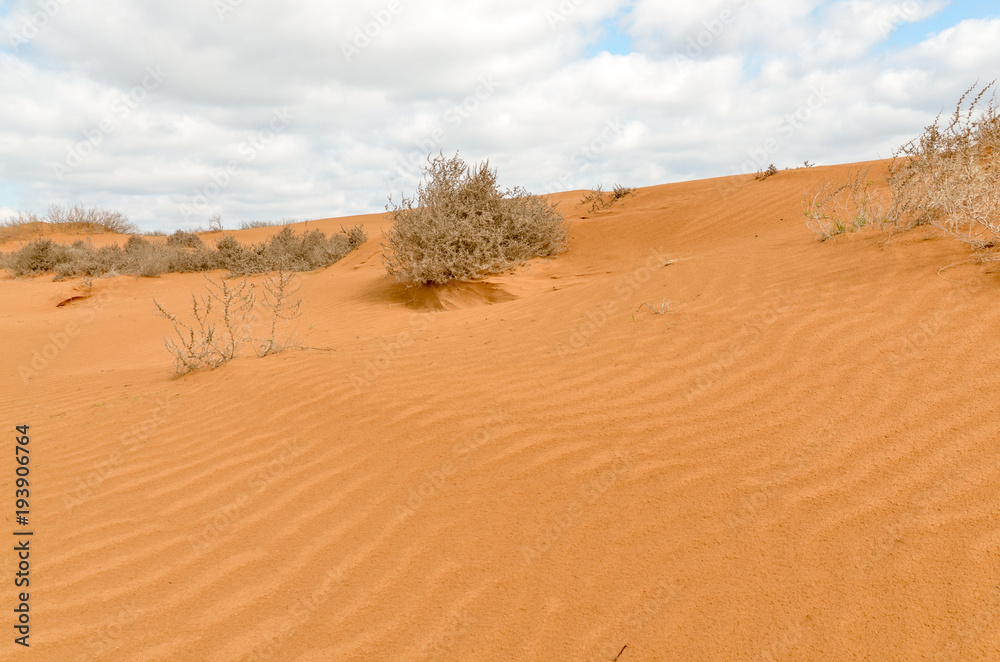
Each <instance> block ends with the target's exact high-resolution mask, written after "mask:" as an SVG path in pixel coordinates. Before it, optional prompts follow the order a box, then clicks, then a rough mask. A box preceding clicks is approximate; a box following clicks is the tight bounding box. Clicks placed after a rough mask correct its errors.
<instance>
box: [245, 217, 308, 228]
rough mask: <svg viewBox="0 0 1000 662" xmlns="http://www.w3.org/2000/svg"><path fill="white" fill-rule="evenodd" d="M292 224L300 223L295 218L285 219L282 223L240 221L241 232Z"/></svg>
mask: <svg viewBox="0 0 1000 662" xmlns="http://www.w3.org/2000/svg"><path fill="white" fill-rule="evenodd" d="M292 223H298V221H297V220H296V219H294V218H283V219H281V220H280V221H240V230H253V229H254V228H273V227H276V226H279V225H291V224H292Z"/></svg>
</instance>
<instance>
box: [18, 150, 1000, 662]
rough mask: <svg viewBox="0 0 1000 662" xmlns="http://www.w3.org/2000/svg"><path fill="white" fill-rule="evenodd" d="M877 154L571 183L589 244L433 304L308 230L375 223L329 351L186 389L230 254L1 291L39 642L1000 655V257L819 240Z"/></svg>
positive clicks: (386, 654)
mask: <svg viewBox="0 0 1000 662" xmlns="http://www.w3.org/2000/svg"><path fill="white" fill-rule="evenodd" d="M847 169H848V166H836V167H829V168H820V167H816V168H810V169H800V170H790V171H782V172H780V173H779V174H778V175H777V176H774V177H771V178H769V179H767V180H764V181H759V182H758V181H754V180H753V179H752V178H751V177H735V178H722V179H716V180H706V181H696V182H689V183H682V184H670V185H665V186H657V187H651V188H645V189H640V190H638V191H637V194H636V195H635V197H632V198H628V199H626V200H625V202H624V204H620V205H618V206H616V207H615V208H613V209H612V210H611V211H608V212H602V213H596V214H593V213H588V212H587V209H586V208H584V207H583V206H581V205H578V204H577V202H578V200H579V199H580V197H581V193H580V192H570V193H566V194H560V195H558V196H555V197H556V199H558V200H560V201H561V205H562V207H561V209H562V211H563V213H564V214H565V215H566V217H567V220H568V222H569V225H570V242H571V245H570V249H569V251H568V252H566V253H565V254H563V255H560V256H559V257H557V258H555V259H551V260H535V261H534V262H532V263H531V264H529V265H527V266H526V267H524V268H522V269H519V270H517V271H516V272H514V273H510V274H504V275H501V276H498V277H495V278H490V279H487V281H486V282H483V283H476V284H465V285H460V286H452V287H446V288H437V289H436V290H434V291H428V292H422V293H420V294H419V295H416V296H415V295H413V293H412V292H409V293H408V292H406V291H404V290H403V289H402V288H400V287H398V286H396V285H394V284H393V283H392V281H391V280H390V279H389V278H387V277H386V276H385V273H384V269H383V268H382V265H381V263H380V260H379V246H378V238H379V236H380V235H381V231H382V229H383V228H384V227H386V225H385V223H386V221H385V219H384V218H383V217H382V216H381V215H372V216H365V217H357V218H352V219H347V220H344V219H329V220H326V221H318V222H312V223H310V227H320V228H322V229H324V230H325V231H327V232H332V231H336V230H338V229H339V228H340V226H341V224H345V225H351V224H354V223H362V224H364V226H365V227H366V229H367V232H368V235H369V237H371V238H370V239H369V241H368V242H367V243H366V244H365V245H364V246H362V247H361V248H360V249H358V250H357V251H355V252H354V253H352V254H350V255H349V256H348V257H347V258H345V259H344V260H342V261H341V262H339V263H337V264H335V265H333V266H332V267H330V268H327V269H325V270H320V271H317V272H313V273H307V274H303V275H301V277H300V279H299V282H298V285H299V286H300V288H301V289H300V292H301V296H302V297H303V299H304V304H303V316H302V318H301V320H300V323H299V341H300V343H301V344H302V345H304V346H309V347H314V348H330V349H332V350H333V351H318V350H305V351H292V352H286V353H283V354H280V355H277V356H272V357H267V358H264V359H255V358H247V359H239V360H237V361H234V362H232V363H230V364H229V365H226V366H224V367H223V368H221V369H219V370H216V371H212V372H198V373H194V374H191V375H188V376H186V377H184V378H181V379H172V378H171V357H170V356H169V354H167V352H166V351H165V350H164V348H163V345H162V342H161V337H162V336H163V335H164V334H166V333H167V332H168V331H169V324H168V323H167V322H166V321H165V320H162V319H159V318H157V317H155V316H154V314H153V304H152V298H153V297H156V298H157V300H159V301H161V302H163V303H164V304H165V305H166V306H167V307H168V308H172V309H175V310H182V309H183V307H184V306H185V302H186V301H187V300H188V299H189V297H190V293H191V292H192V291H195V290H197V289H199V288H200V287H201V283H202V282H203V279H202V277H201V276H198V275H168V276H164V277H160V278H155V279H137V278H133V277H120V278H113V279H102V280H96V281H95V283H94V287H93V289H92V291H90V292H88V293H86V296H83V295H81V292H80V289H79V281H66V282H52V281H51V279H49V278H47V277H46V278H38V279H30V280H20V281H16V280H11V279H10V278H9V277H4V279H3V280H2V281H0V328H2V333H3V338H4V351H3V353H2V355H0V370H2V371H3V373H4V374H5V375H7V376H8V377H7V379H5V380H4V382H3V386H2V392H0V395H2V401H3V403H4V405H5V406H4V407H3V419H4V420H5V421H6V424H5V425H6V429H8V431H11V430H12V429H13V426H14V425H15V424H21V423H29V424H30V425H31V426H32V432H33V442H32V443H33V448H34V450H33V453H34V454H35V455H34V456H33V472H34V473H33V476H34V481H35V488H34V490H35V497H34V498H35V503H34V504H33V505H34V511H33V516H34V518H35V520H36V522H35V526H36V529H37V533H36V538H37V539H36V540H35V543H34V544H36V545H37V547H36V550H35V556H34V558H33V568H32V569H33V572H34V573H35V575H34V577H33V593H32V600H33V609H34V610H35V614H36V616H35V625H34V629H33V632H32V647H31V651H30V659H38V660H137V661H138V660H149V661H152V660H179V661H180V660H207V661H224V660H296V661H302V662H307V661H327V660H366V661H367V660H518V661H520V660H586V661H589V660H595V661H596V660H612V659H614V658H615V656H616V655H617V656H619V657H618V659H619V660H620V661H621V662H629V661H631V660H636V661H638V660H771V659H776V660H848V659H856V660H917V659H928V660H980V659H981V660H996V659H1000V491H998V490H997V488H996V486H997V484H998V481H1000V455H998V453H997V434H996V430H997V429H998V424H1000V413H998V411H997V408H996V402H997V401H998V396H1000V377H998V375H1000V370H998V368H1000V354H998V353H996V352H993V351H992V350H991V349H990V345H989V343H990V342H991V341H990V340H989V339H990V338H991V337H993V336H992V334H993V333H995V332H996V329H997V328H1000V308H998V307H997V306H996V305H995V302H996V298H997V292H998V282H997V279H996V275H995V274H993V273H990V272H989V271H988V270H986V269H984V268H983V267H981V266H977V265H974V264H971V263H969V264H964V265H960V266H957V267H954V268H951V269H948V270H946V271H945V272H943V273H942V274H941V275H939V274H938V269H939V268H940V267H942V266H945V265H950V264H953V263H957V262H961V261H963V260H966V258H967V254H966V252H965V249H964V248H963V247H962V246H960V245H958V244H957V243H954V242H951V241H948V240H945V239H937V238H927V237H926V236H925V234H923V233H921V232H920V231H916V232H913V233H911V234H909V235H906V236H903V237H901V238H899V239H896V240H894V241H893V242H892V243H889V244H887V245H883V244H882V240H883V237H882V236H881V235H879V234H876V233H860V234H856V235H848V236H844V237H841V238H839V239H838V240H835V241H829V242H824V243H820V242H817V241H816V240H815V239H814V237H813V236H812V235H811V234H810V233H809V232H808V231H807V230H806V228H805V227H804V223H803V220H802V217H801V216H800V215H799V214H798V210H799V208H800V203H801V198H802V193H803V190H804V189H807V188H814V187H816V186H818V185H819V184H821V183H822V182H823V181H825V180H826V179H831V180H835V179H838V178H842V177H843V176H844V174H845V173H846V172H847ZM273 231H274V230H273V229H260V230H252V231H246V232H241V233H238V235H239V236H240V237H241V239H242V238H246V239H248V240H254V241H257V240H259V239H260V238H262V237H264V236H266V235H267V234H268V233H269V232H273ZM942 276H944V277H942ZM74 297H80V298H74ZM62 302H66V303H65V305H62V306H59V305H58V304H60V303H62ZM644 304H649V306H646V305H644ZM661 307H662V308H661ZM654 309H659V310H663V312H664V314H662V315H661V314H657V312H655V310H654ZM70 325H72V327H71V326H70ZM70 329H72V330H70ZM61 334H65V335H61ZM34 352H37V353H38V354H34ZM39 357H40V358H39ZM33 360H34V361H35V365H34V366H33V365H32V361H33ZM19 369H24V370H21V371H19ZM29 372H30V373H31V375H30V376H29V377H26V378H25V379H22V378H21V376H19V375H21V374H28V373H29ZM11 434H12V432H11ZM8 468H9V470H8ZM0 475H2V476H3V477H2V478H0V485H2V486H3V489H4V491H5V493H6V494H8V495H10V494H11V493H12V485H11V476H12V475H13V463H12V462H8V465H5V467H4V469H3V471H2V474H0ZM9 500H10V499H9V496H8V501H9ZM7 521H8V524H9V525H10V526H13V523H12V522H11V521H10V515H7ZM0 563H3V564H5V565H4V566H3V568H2V570H3V572H4V574H5V575H9V574H11V573H12V572H13V570H12V568H13V563H14V561H13V560H12V558H11V556H10V554H9V553H8V554H5V555H4V557H3V560H2V561H0ZM12 591H13V589H12V588H11V589H8V591H7V592H6V593H5V594H4V596H3V599H4V600H5V601H6V603H8V604H9V603H10V600H12V599H13V597H14V596H13V595H12ZM10 613H11V612H10V611H9V610H8V614H10ZM8 618H9V617H8ZM3 646H4V650H5V651H9V650H13V648H14V646H13V645H12V644H10V642H5V643H4V644H3ZM4 658H5V659H6V658H7V654H6V653H5V655H4ZM25 659H28V657H26V658H25Z"/></svg>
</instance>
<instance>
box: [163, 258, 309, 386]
mask: <svg viewBox="0 0 1000 662" xmlns="http://www.w3.org/2000/svg"><path fill="white" fill-rule="evenodd" d="M206 281H207V283H208V284H207V288H206V292H205V293H204V294H202V295H201V296H197V295H195V294H193V293H192V295H191V317H190V318H189V319H188V320H187V321H184V320H182V319H180V318H179V317H178V316H177V315H176V314H175V313H173V312H170V311H168V310H167V309H165V308H164V307H163V305H162V304H160V302H158V301H156V300H155V299H154V300H153V304H154V305H155V307H156V313H157V315H159V316H160V317H163V318H165V319H167V320H169V321H170V322H171V324H172V325H173V335H172V336H167V337H165V338H164V339H163V342H164V345H165V346H166V348H167V351H169V352H170V354H171V355H172V356H173V357H174V372H175V374H177V375H183V374H186V373H188V372H191V371H193V370H197V369H199V368H210V369H213V368H218V367H220V366H222V365H224V364H226V363H228V362H229V361H232V360H233V359H235V358H237V357H239V356H240V355H241V353H242V350H243V347H245V346H247V345H249V346H250V347H251V348H252V350H253V352H254V353H255V354H256V355H257V356H261V357H263V356H267V355H269V354H276V353H279V352H282V351H284V350H286V349H288V348H290V347H292V346H293V345H292V340H293V333H294V330H293V331H292V332H287V333H286V332H285V331H284V327H285V325H286V323H289V322H292V321H294V320H295V319H297V318H298V316H299V308H300V306H301V304H302V299H301V298H295V296H294V294H295V288H294V277H293V276H292V275H291V273H290V272H287V271H279V272H278V273H277V274H274V275H271V274H268V275H267V276H265V277H264V279H263V281H262V285H263V289H264V295H263V297H262V298H261V299H260V300H258V299H257V297H256V295H255V293H254V285H253V284H252V283H250V282H248V281H247V279H246V277H243V278H242V279H240V280H239V281H237V282H236V283H234V284H230V283H228V282H227V281H226V280H225V279H224V278H220V279H219V280H214V279H211V278H208V277H207V276H206ZM258 304H259V305H258ZM258 330H260V331H261V332H262V334H261V335H258V333H257V332H258Z"/></svg>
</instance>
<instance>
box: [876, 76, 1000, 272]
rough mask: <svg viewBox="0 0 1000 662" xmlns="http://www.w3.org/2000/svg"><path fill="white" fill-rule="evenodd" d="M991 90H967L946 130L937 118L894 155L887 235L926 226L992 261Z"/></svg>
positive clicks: (997, 146) (995, 132)
mask: <svg viewBox="0 0 1000 662" xmlns="http://www.w3.org/2000/svg"><path fill="white" fill-rule="evenodd" d="M994 85H995V82H994V83H990V84H989V85H986V86H984V87H982V88H981V89H980V90H978V91H976V87H975V86H973V87H971V88H969V89H968V90H967V91H966V92H965V94H963V95H962V97H961V98H960V99H959V101H958V104H957V105H956V107H955V111H954V112H953V113H952V115H951V117H950V118H949V119H948V121H947V123H946V124H943V125H942V123H941V116H940V115H939V116H938V117H937V118H936V119H935V120H934V123H933V124H931V125H930V126H928V127H926V128H925V129H924V132H923V134H921V135H920V136H919V137H917V138H916V139H914V140H912V141H910V142H909V143H907V144H905V145H903V147H901V148H900V149H899V150H898V151H897V153H896V154H895V158H894V159H893V163H892V166H891V168H890V174H889V177H888V183H889V187H890V189H891V190H892V194H893V207H892V209H891V210H890V213H889V214H888V217H887V219H886V224H887V226H888V227H889V229H891V230H892V231H903V230H907V229H910V228H913V227H917V226H920V225H931V226H933V227H935V228H937V229H939V230H941V231H942V232H944V233H945V234H947V235H949V236H952V237H955V238H957V239H959V240H960V241H962V242H964V243H966V244H968V245H969V246H970V247H972V248H973V249H974V250H976V251H977V252H979V253H980V254H981V255H982V256H983V257H984V258H988V259H992V258H990V257H989V253H990V251H991V249H993V248H995V247H996V245H997V244H998V240H1000V169H998V160H1000V151H998V150H1000V112H998V108H997V103H996V94H995V88H994ZM987 94H989V96H987ZM970 99H971V100H970ZM982 104H985V106H982V107H981V105H982ZM979 107H981V110H978V111H977V108H979Z"/></svg>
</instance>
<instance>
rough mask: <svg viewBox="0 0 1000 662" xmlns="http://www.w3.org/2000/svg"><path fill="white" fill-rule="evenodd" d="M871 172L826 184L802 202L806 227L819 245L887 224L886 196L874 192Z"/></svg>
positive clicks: (851, 174)
mask: <svg viewBox="0 0 1000 662" xmlns="http://www.w3.org/2000/svg"><path fill="white" fill-rule="evenodd" d="M870 171H871V168H863V169H861V170H858V171H857V172H854V173H851V172H850V171H848V175H847V179H846V181H845V182H843V183H842V184H838V185H834V184H832V183H830V182H826V183H825V184H823V186H821V187H820V188H819V189H818V190H816V191H815V192H813V193H812V194H811V195H808V194H807V195H806V196H805V197H804V198H803V201H802V215H803V216H805V218H806V227H808V228H809V229H810V230H812V231H813V232H814V233H815V234H816V236H817V237H818V238H819V239H820V241H825V240H827V239H830V238H832V237H835V236H837V235H841V234H844V233H846V232H857V231H858V230H860V229H862V228H864V227H867V226H870V225H876V224H879V223H882V222H884V219H885V213H886V212H885V199H884V198H885V196H883V195H880V192H879V191H877V190H876V189H875V187H874V184H875V182H874V181H873V180H872V179H870V178H869V173H870Z"/></svg>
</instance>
